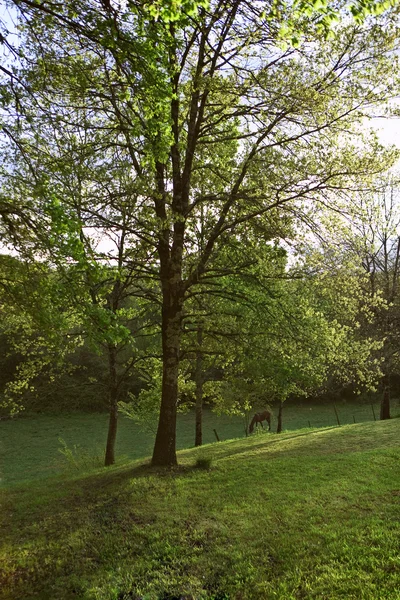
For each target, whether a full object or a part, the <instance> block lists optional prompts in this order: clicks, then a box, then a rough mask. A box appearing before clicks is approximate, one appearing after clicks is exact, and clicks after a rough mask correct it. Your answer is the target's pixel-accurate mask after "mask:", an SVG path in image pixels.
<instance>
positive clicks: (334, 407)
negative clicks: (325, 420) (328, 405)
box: [333, 404, 340, 426]
mask: <svg viewBox="0 0 400 600" xmlns="http://www.w3.org/2000/svg"><path fill="white" fill-rule="evenodd" d="M333 409H334V411H335V415H336V420H337V424H338V425H339V426H340V421H339V415H338V411H337V410H336V405H335V404H334V405H333Z"/></svg>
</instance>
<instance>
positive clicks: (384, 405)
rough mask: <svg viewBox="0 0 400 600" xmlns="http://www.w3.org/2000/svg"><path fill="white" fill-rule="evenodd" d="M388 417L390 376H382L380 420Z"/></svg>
mask: <svg viewBox="0 0 400 600" xmlns="http://www.w3.org/2000/svg"><path fill="white" fill-rule="evenodd" d="M385 419H390V377H389V375H385V376H384V378H383V395H382V400H381V411H380V420H381V421H384V420H385Z"/></svg>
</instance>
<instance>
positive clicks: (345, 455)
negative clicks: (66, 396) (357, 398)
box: [0, 419, 400, 600]
mask: <svg viewBox="0 0 400 600" xmlns="http://www.w3.org/2000/svg"><path fill="white" fill-rule="evenodd" d="M399 430H400V420H399V419H394V420H392V421H389V422H378V423H368V424H360V425H348V426H345V427H341V428H328V429H320V430H315V431H303V432H300V431H298V432H290V433H286V434H283V435H282V436H276V435H258V436H254V437H252V438H249V439H244V440H232V441H228V442H224V443H221V444H213V445H209V446H207V447H204V448H202V449H200V450H185V451H182V452H181V453H180V456H179V459H180V463H181V465H182V466H181V467H180V468H179V469H176V470H174V471H171V472H168V473H166V472H157V471H155V470H152V469H150V468H148V467H145V466H140V464H139V462H136V463H132V464H131V465H130V466H129V467H127V466H126V465H125V466H121V467H115V468H112V469H110V470H107V471H104V470H101V471H98V472H96V473H91V474H90V475H86V476H81V477H78V478H75V479H49V480H47V481H44V482H42V483H39V484H34V483H32V484H29V485H28V484H27V485H25V486H21V487H14V488H11V489H10V490H8V491H3V492H2V494H3V495H2V502H3V510H2V511H1V519H2V528H3V531H1V530H0V540H2V543H1V542H0V544H1V550H0V565H1V567H2V570H1V572H0V598H2V599H10V600H11V599H12V600H20V599H21V600H22V599H24V600H25V599H26V600H28V599H29V598H33V597H35V598H40V599H41V600H46V599H50V598H51V599H57V600H67V599H68V600H69V599H72V598H75V599H77V598H79V599H82V600H83V599H85V600H89V599H90V600H92V599H93V600H94V599H98V600H100V599H101V600H106V599H107V600H111V599H118V600H122V599H124V598H125V599H128V598H130V599H133V598H136V599H138V598H146V600H147V599H148V600H150V599H161V598H163V599H164V600H167V599H170V600H171V599H172V598H186V599H189V598H195V599H200V598H207V599H214V600H223V599H228V598H229V599H234V598H235V599H243V600H244V599H251V598H254V599H270V598H271V599H281V600H291V599H318V600H323V599H327V600H328V599H329V600H333V599H336V598H343V599H346V600H350V599H354V600H355V599H357V600H360V599H362V600H369V599H374V600H375V599H381V600H383V599H393V600H394V599H396V600H398V599H399V598H400V557H399V550H400V435H399V433H400V431H399ZM199 455H200V456H212V457H213V463H212V468H211V470H210V471H205V470H199V469H193V468H192V467H191V465H192V464H193V462H194V460H195V458H196V457H198V456H199Z"/></svg>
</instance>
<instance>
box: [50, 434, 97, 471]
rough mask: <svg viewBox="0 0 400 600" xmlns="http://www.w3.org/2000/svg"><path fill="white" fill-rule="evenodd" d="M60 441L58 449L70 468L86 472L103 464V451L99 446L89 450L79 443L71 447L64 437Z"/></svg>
mask: <svg viewBox="0 0 400 600" xmlns="http://www.w3.org/2000/svg"><path fill="white" fill-rule="evenodd" d="M58 441H59V442H60V444H61V448H59V449H58V451H59V453H60V454H62V456H63V457H64V458H65V460H66V463H67V469H68V470H71V471H73V472H82V473H85V472H87V471H91V470H93V469H95V468H99V467H102V466H103V462H104V457H103V452H102V451H101V450H100V449H99V448H97V449H93V448H91V449H90V450H87V449H83V448H82V447H81V446H79V445H77V444H74V445H73V446H72V448H71V447H69V446H68V444H67V442H66V441H65V440H63V439H62V438H58Z"/></svg>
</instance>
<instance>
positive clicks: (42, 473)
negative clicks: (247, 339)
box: [0, 401, 400, 487]
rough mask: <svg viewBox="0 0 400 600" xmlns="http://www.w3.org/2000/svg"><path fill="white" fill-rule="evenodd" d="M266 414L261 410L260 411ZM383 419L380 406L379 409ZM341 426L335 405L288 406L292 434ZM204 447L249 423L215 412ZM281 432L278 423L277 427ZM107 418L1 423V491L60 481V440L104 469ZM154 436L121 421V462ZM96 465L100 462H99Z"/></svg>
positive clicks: (364, 410) (361, 406)
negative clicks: (56, 478)
mask: <svg viewBox="0 0 400 600" xmlns="http://www.w3.org/2000/svg"><path fill="white" fill-rule="evenodd" d="M260 408H261V407H260ZM337 411H338V414H339V416H340V422H341V424H342V425H344V424H349V423H353V419H355V420H356V422H357V423H361V422H363V421H371V420H372V418H373V414H372V409H371V405H370V404H368V403H365V402H364V403H359V402H347V403H338V404H337ZM375 414H376V415H378V416H379V403H377V404H375ZM392 414H393V415H396V414H399V415H400V405H399V404H398V402H396V401H393V402H392ZM308 423H310V425H311V426H312V427H328V426H330V425H336V415H335V413H334V409H333V405H332V404H328V403H326V404H311V403H307V402H306V401H301V402H298V403H288V404H287V405H285V408H284V418H283V427H284V429H287V430H295V429H301V428H302V427H307V426H308ZM203 425H204V427H203V429H204V432H203V433H204V443H211V442H214V441H215V436H214V431H213V429H214V428H216V429H217V431H218V435H219V437H220V438H221V440H227V439H231V438H238V437H242V436H244V430H243V425H244V421H243V419H242V418H240V417H228V416H224V415H222V416H220V417H218V416H217V415H215V413H213V412H211V411H210V410H205V411H204V423H203ZM272 426H273V429H276V418H275V417H274V418H273V421H272ZM107 428H108V417H107V414H77V413H71V414H64V413H59V414H55V415H46V414H44V415H35V416H30V417H29V418H22V419H16V420H14V421H2V422H0V487H1V486H3V485H4V486H6V487H7V486H9V485H10V484H15V483H19V482H21V481H24V480H25V481H26V480H37V479H39V478H43V477H48V476H51V475H55V474H57V473H59V472H60V470H62V468H63V463H64V461H63V458H62V456H61V455H60V453H59V451H58V450H59V448H60V447H61V446H60V442H59V438H60V437H61V438H62V439H64V440H65V442H66V443H67V444H68V446H69V447H70V448H73V446H74V445H75V444H78V445H79V446H81V448H82V450H83V451H84V450H87V451H88V452H89V453H90V454H91V455H92V458H93V459H96V457H97V463H98V464H99V465H101V464H102V461H103V457H104V447H105V441H106V437H107ZM177 434H178V436H177V442H178V448H180V449H182V448H188V447H191V446H192V445H193V443H194V414H193V413H187V414H180V415H178V432H177ZM153 444H154V436H153V435H152V434H151V433H145V432H143V431H141V430H140V428H139V427H138V426H137V425H135V423H133V422H132V421H130V420H129V419H125V418H123V417H122V418H121V419H120V422H119V426H118V436H117V458H118V460H121V459H122V460H123V457H124V456H125V457H126V458H128V459H136V458H143V457H146V456H149V455H150V454H151V452H152V449H153ZM93 462H94V461H93Z"/></svg>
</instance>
